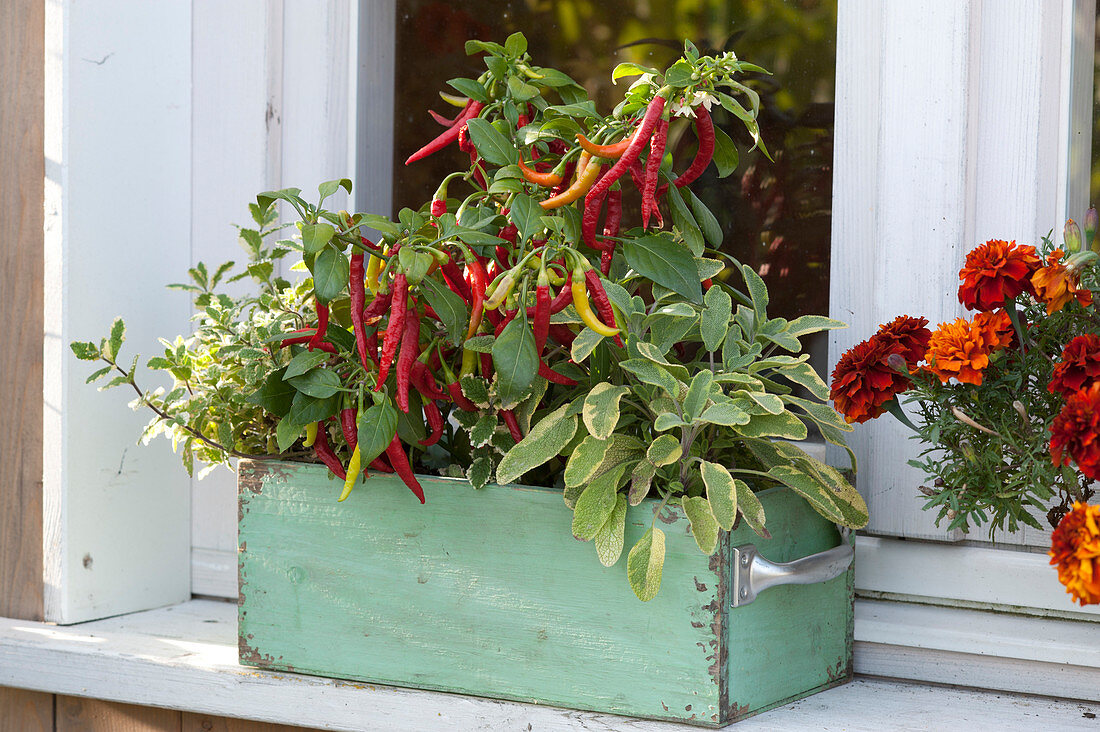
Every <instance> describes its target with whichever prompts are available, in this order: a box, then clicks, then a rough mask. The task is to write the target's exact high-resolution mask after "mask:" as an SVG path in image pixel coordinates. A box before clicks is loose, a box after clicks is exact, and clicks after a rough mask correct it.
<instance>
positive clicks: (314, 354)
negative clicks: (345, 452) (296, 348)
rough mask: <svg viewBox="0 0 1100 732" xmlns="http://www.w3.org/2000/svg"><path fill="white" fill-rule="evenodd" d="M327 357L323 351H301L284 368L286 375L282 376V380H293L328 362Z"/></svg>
mask: <svg viewBox="0 0 1100 732" xmlns="http://www.w3.org/2000/svg"><path fill="white" fill-rule="evenodd" d="M328 357H329V354H327V353H325V352H324V351H319V350H318V351H302V352H301V353H299V354H298V355H297V356H295V357H294V358H292V359H290V363H289V364H287V367H286V373H285V374H283V377H282V378H283V379H293V378H294V377H295V376H301V375H302V374H304V373H306V372H307V371H311V370H313V369H315V368H317V367H318V366H320V365H321V364H323V363H324V362H325V361H327V360H328ZM276 373H278V372H276Z"/></svg>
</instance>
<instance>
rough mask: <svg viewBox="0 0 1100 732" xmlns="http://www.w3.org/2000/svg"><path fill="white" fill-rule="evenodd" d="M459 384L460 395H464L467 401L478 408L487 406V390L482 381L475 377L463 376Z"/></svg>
mask: <svg viewBox="0 0 1100 732" xmlns="http://www.w3.org/2000/svg"><path fill="white" fill-rule="evenodd" d="M459 383H460V384H461V386H462V393H463V394H465V395H466V398H467V399H469V400H470V401H471V402H473V403H474V404H476V405H478V406H479V407H487V406H489V389H488V388H487V387H486V386H485V381H484V379H479V378H478V377H476V376H463V377H462V378H461V379H460V380H459Z"/></svg>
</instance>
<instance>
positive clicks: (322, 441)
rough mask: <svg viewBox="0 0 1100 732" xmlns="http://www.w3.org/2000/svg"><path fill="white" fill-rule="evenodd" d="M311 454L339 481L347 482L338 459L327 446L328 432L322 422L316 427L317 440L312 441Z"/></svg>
mask: <svg viewBox="0 0 1100 732" xmlns="http://www.w3.org/2000/svg"><path fill="white" fill-rule="evenodd" d="M326 421H327V420H326ZM313 454H314V455H316V456H317V459H318V460H320V461H321V462H322V463H324V464H325V465H326V466H327V467H328V469H329V470H330V471H332V474H333V475H335V476H336V477H337V478H339V479H340V480H347V478H348V474H347V473H346V472H344V466H343V465H342V464H341V463H340V458H338V457H336V453H334V452H333V451H332V446H331V445H329V444H328V430H326V429H325V423H324V422H321V424H319V425H317V439H315V440H314V441H313Z"/></svg>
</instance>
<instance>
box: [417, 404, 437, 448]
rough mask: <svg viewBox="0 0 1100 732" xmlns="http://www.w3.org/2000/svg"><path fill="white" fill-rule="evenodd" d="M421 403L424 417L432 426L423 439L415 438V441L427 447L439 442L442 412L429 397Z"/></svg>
mask: <svg viewBox="0 0 1100 732" xmlns="http://www.w3.org/2000/svg"><path fill="white" fill-rule="evenodd" d="M421 404H422V405H423V407H424V418H425V419H426V420H427V421H428V426H429V427H431V428H432V433H431V434H430V435H428V436H427V437H425V438H424V439H423V440H417V442H419V443H420V444H421V445H423V446H424V447H429V446H431V445H434V444H435V443H437V442H439V438H440V437H442V436H443V414H442V413H441V412H440V411H439V407H438V406H436V403H435V402H434V401H432V400H431V399H425V400H423V401H422V402H421Z"/></svg>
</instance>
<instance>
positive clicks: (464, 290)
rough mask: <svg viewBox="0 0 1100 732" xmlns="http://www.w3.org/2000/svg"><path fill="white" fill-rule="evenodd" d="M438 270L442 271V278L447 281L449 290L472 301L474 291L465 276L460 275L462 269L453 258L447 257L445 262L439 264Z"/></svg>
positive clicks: (467, 300)
mask: <svg viewBox="0 0 1100 732" xmlns="http://www.w3.org/2000/svg"><path fill="white" fill-rule="evenodd" d="M439 270H440V271H441V272H442V273H443V279H444V280H446V281H447V286H448V287H450V288H451V290H452V291H453V292H454V293H455V294H456V295H458V296H459V297H461V298H462V299H463V300H465V301H466V302H472V301H473V299H474V293H473V291H472V290H471V289H470V285H468V284H467V283H466V278H465V277H463V276H462V270H461V269H460V268H459V266H458V264H457V263H456V262H455V261H454V259H453V258H452V259H449V260H447V262H446V263H445V264H442V265H440V267H439Z"/></svg>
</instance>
